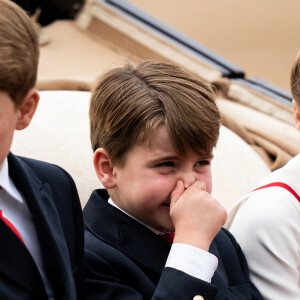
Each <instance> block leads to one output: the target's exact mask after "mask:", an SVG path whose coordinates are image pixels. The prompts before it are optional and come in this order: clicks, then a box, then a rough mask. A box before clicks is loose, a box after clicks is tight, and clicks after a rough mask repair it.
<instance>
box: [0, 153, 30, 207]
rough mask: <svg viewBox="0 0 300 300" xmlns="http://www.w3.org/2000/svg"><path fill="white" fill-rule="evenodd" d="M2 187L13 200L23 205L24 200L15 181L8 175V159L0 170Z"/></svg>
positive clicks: (0, 184)
mask: <svg viewBox="0 0 300 300" xmlns="http://www.w3.org/2000/svg"><path fill="white" fill-rule="evenodd" d="M0 186H1V187H2V189H3V190H5V191H6V193H8V194H9V195H10V196H11V197H12V198H13V199H15V200H17V201H19V202H20V203H23V202H24V201H23V198H22V196H21V194H20V192H19V191H18V190H17V188H16V186H15V185H14V183H13V181H12V180H11V178H10V177H9V174H8V161H7V157H6V158H5V160H4V162H3V165H2V168H1V169H0Z"/></svg>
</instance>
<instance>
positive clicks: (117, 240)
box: [83, 190, 262, 300]
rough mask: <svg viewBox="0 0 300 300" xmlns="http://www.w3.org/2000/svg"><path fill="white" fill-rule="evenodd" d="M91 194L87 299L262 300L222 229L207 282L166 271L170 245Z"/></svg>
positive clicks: (87, 230) (230, 238) (87, 221)
mask: <svg viewBox="0 0 300 300" xmlns="http://www.w3.org/2000/svg"><path fill="white" fill-rule="evenodd" d="M107 199H108V194H107V192H106V190H96V191H94V192H93V193H92V195H91V197H90V199H89V201H88V203H87V204H86V206H85V208H84V210H83V218H84V223H85V272H86V281H87V298H88V299H95V300H96V299H104V300H105V299H118V300H120V299H128V300H129V299H130V300H133V299H180V300H185V299H186V300H191V299H193V297H194V296H196V295H201V296H202V297H204V299H206V300H207V299H218V300H219V299H236V300H237V299H238V300H248V299H249V300H250V299H262V297H261V295H260V293H259V292H258V290H257V289H256V287H255V286H254V285H253V284H252V283H251V282H250V280H249V275H248V266H247V263H246V260H245V257H244V255H243V253H242V251H241V249H240V247H239V245H238V244H237V242H236V241H235V239H234V238H233V236H232V235H231V234H230V233H229V232H228V231H227V230H225V229H222V230H221V231H220V232H219V233H218V235H217V236H216V238H215V239H214V241H213V242H212V244H211V247H210V250H209V251H210V252H211V253H213V254H214V255H215V256H216V257H217V258H218V260H219V264H218V268H217V270H216V272H215V274H214V276H213V278H212V282H211V283H207V282H205V281H202V280H199V279H197V278H195V277H193V276H190V275H188V274H186V273H184V272H182V271H179V270H176V269H173V268H165V267H164V266H165V263H166V260H167V256H168V253H169V251H170V247H171V246H170V244H168V243H167V242H166V241H164V240H163V239H162V238H160V237H159V236H158V235H156V234H155V233H153V232H152V231H151V230H149V229H148V228H146V227H145V226H143V225H141V224H140V223H139V222H137V221H135V220H134V219H132V218H130V217H128V216H127V215H126V214H124V213H123V212H122V211H120V210H118V209H117V208H115V207H113V206H112V205H110V204H109V203H107Z"/></svg>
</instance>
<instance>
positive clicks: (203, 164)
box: [195, 159, 211, 166]
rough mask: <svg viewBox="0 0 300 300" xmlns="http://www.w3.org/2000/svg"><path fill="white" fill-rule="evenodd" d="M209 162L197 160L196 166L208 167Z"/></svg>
mask: <svg viewBox="0 0 300 300" xmlns="http://www.w3.org/2000/svg"><path fill="white" fill-rule="evenodd" d="M210 162H211V161H210V160H206V159H204V160H199V161H198V162H196V164H195V165H196V166H208V165H210Z"/></svg>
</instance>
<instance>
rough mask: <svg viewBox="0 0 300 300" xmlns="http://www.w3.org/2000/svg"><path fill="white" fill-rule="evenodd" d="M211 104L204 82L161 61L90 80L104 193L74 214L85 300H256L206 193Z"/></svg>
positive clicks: (214, 125) (215, 126) (213, 123)
mask: <svg viewBox="0 0 300 300" xmlns="http://www.w3.org/2000/svg"><path fill="white" fill-rule="evenodd" d="M214 98H215V94H214V92H213V89H212V87H211V86H210V84H207V83H205V82H203V81H201V80H200V79H199V78H197V77H196V76H193V75H192V74H190V73H188V72H186V71H185V70H183V69H181V68H179V67H177V66H175V65H171V64H167V63H159V62H151V61H149V62H147V61H146V62H142V63H140V64H139V65H138V66H136V67H134V66H132V65H130V64H127V65H125V66H124V67H120V68H116V69H113V70H111V71H108V72H107V73H106V74H104V75H103V76H102V77H101V78H100V80H99V82H98V83H97V85H96V87H95V89H94V91H93V94H92V97H91V103H90V131H91V141H92V147H93V149H94V151H95V153H94V167H95V170H96V173H97V176H98V177H99V179H100V181H101V183H102V184H103V186H104V187H105V188H106V189H104V190H96V191H94V192H93V194H92V195H91V197H90V199H89V201H88V203H87V204H86V206H85V208H84V222H85V267H86V278H87V295H88V299H128V300H129V299H130V300H131V299H181V300H182V299H193V297H194V299H199V300H200V299H262V298H261V296H260V293H259V292H258V290H257V289H256V288H255V287H254V286H253V284H252V283H251V282H250V280H249V275H248V267H247V263H246V261H245V258H244V255H243V253H242V251H241V249H240V247H239V245H238V244H237V243H236V241H235V239H234V238H233V236H232V235H231V234H230V233H229V232H228V231H226V230H225V229H223V228H222V225H223V224H224V222H225V220H226V211H225V209H224V208H223V207H222V206H221V204H220V203H219V202H218V201H216V200H215V199H213V198H212V197H211V195H210V193H211V190H212V180H211V161H212V156H213V154H212V150H213V148H214V147H215V145H216V142H217V139H218V135H219V128H220V121H221V118H220V114H219V111H218V109H217V106H216V104H215V100H214ZM225 180H226V179H225ZM174 233H175V237H174V241H173V243H172V244H171V243H170V242H171V241H172V237H173V236H174Z"/></svg>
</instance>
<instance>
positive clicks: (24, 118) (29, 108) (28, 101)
mask: <svg viewBox="0 0 300 300" xmlns="http://www.w3.org/2000/svg"><path fill="white" fill-rule="evenodd" d="M39 99H40V96H39V94H38V91H37V90H36V89H31V90H30V91H29V92H28V93H27V95H26V96H25V98H24V100H23V102H22V103H21V105H20V106H19V107H18V112H19V117H18V121H17V124H16V129H17V130H21V129H24V128H26V127H27V126H28V125H29V124H30V122H31V120H32V118H33V115H34V113H35V110H36V108H37V106H38V103H39Z"/></svg>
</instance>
